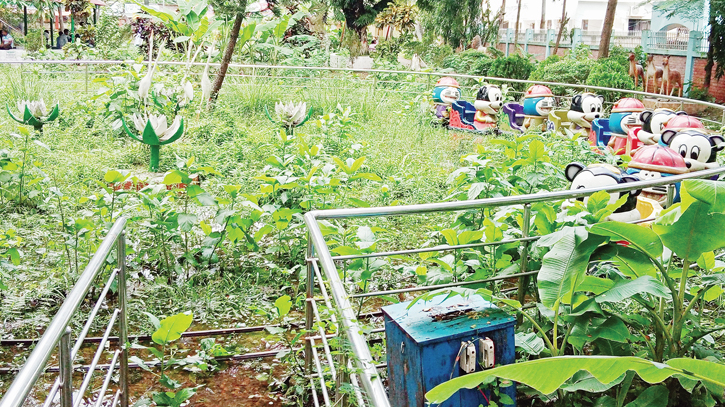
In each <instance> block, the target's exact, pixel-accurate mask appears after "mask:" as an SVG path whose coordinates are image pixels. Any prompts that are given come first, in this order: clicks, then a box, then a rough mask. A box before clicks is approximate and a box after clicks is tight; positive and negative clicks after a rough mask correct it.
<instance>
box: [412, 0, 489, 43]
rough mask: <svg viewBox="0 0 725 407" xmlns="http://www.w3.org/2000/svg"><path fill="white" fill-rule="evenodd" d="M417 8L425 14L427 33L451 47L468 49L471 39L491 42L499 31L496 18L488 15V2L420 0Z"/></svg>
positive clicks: (472, 0)
mask: <svg viewBox="0 0 725 407" xmlns="http://www.w3.org/2000/svg"><path fill="white" fill-rule="evenodd" d="M417 4H418V7H420V9H421V10H423V11H424V12H425V14H426V16H425V18H423V22H424V25H425V28H426V30H428V31H430V32H432V33H435V34H436V35H438V36H441V37H443V39H444V41H445V42H446V44H448V45H450V46H452V47H458V46H461V47H462V48H463V49H465V48H467V47H468V44H469V43H470V42H471V40H472V39H473V37H475V36H476V35H480V36H481V39H482V41H483V42H484V43H485V42H489V41H493V38H494V36H495V35H497V31H498V15H491V8H490V5H489V3H488V1H486V2H481V1H477V0H464V1H459V0H422V1H419V2H418V3H417Z"/></svg>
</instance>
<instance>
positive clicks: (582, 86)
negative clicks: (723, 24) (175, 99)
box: [0, 60, 725, 124]
mask: <svg viewBox="0 0 725 407" xmlns="http://www.w3.org/2000/svg"><path fill="white" fill-rule="evenodd" d="M139 63H141V64H148V61H142V62H138V61H131V60H128V61H124V60H103V61H94V60H75V61H73V60H38V61H29V60H23V61H0V64H10V65H32V64H41V65H42V64H60V65H86V66H87V65H118V64H129V65H132V64H139ZM158 65H168V66H201V67H203V66H209V67H212V68H218V67H219V66H221V64H219V63H205V62H192V63H191V64H189V63H186V62H177V61H159V62H158ZM229 67H230V68H246V69H253V70H257V69H291V70H306V71H332V72H358V73H386V74H403V75H420V76H433V77H443V76H452V77H456V78H463V79H473V80H486V81H497V82H508V83H523V84H534V85H546V86H565V87H569V88H574V89H583V90H599V91H606V92H618V93H626V94H631V95H640V96H648V97H655V98H658V99H662V98H664V99H669V100H673V101H677V102H681V103H694V104H697V105H701V106H707V107H711V108H715V109H719V110H721V111H722V112H723V114H724V115H725V106H723V105H720V104H717V103H711V102H705V101H702V100H695V99H688V98H683V97H678V96H670V95H661V94H657V93H650V92H643V91H638V90H628V89H617V88H608V87H604V86H592V85H585V84H573V83H561V82H546V81H536V80H528V79H510V78H499V77H495V76H477V75H465V74H457V73H441V72H427V71H400V70H387V69H363V68H334V67H325V66H322V67H320V66H284V65H255V64H229ZM248 76H254V75H248ZM723 124H725V123H723Z"/></svg>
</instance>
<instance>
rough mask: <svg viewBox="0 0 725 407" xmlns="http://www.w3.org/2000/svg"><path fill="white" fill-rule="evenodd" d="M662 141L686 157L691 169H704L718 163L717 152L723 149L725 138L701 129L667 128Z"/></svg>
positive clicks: (688, 166)
mask: <svg viewBox="0 0 725 407" xmlns="http://www.w3.org/2000/svg"><path fill="white" fill-rule="evenodd" d="M662 142H664V143H665V144H667V145H668V146H669V147H670V148H671V149H673V150H675V151H676V152H677V153H678V154H680V155H681V156H682V158H684V159H685V164H686V165H687V168H689V169H690V170H691V171H693V170H694V171H696V170H702V169H705V168H708V167H711V166H713V165H707V164H710V163H716V160H717V153H718V152H719V151H721V150H722V149H723V147H725V146H724V143H725V138H723V136H721V135H719V134H707V133H704V132H702V131H700V130H695V129H690V130H682V131H675V130H665V131H663V132H662Z"/></svg>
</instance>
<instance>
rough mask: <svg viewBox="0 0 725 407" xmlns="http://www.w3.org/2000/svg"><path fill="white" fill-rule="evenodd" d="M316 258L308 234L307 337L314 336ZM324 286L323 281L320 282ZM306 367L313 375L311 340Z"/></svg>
mask: <svg viewBox="0 0 725 407" xmlns="http://www.w3.org/2000/svg"><path fill="white" fill-rule="evenodd" d="M314 257H315V247H314V246H313V245H312V237H311V236H310V234H309V233H307V301H306V302H305V330H306V331H307V334H306V336H308V337H309V336H310V335H311V334H312V324H313V323H314V313H313V310H312V301H314V300H315V298H314V293H315V272H314V269H313V268H312V262H313V261H316V260H313V259H314ZM320 284H322V281H320ZM305 367H306V368H307V374H312V344H311V343H310V341H309V339H308V340H306V341H305Z"/></svg>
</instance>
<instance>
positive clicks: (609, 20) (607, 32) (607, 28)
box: [599, 0, 617, 58]
mask: <svg viewBox="0 0 725 407" xmlns="http://www.w3.org/2000/svg"><path fill="white" fill-rule="evenodd" d="M616 11H617V0H609V2H608V3H607V12H606V13H605V14H604V27H603V28H602V38H601V39H600V40H599V58H606V57H608V56H609V41H610V40H611V39H612V27H613V26H614V13H615V12H616Z"/></svg>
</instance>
